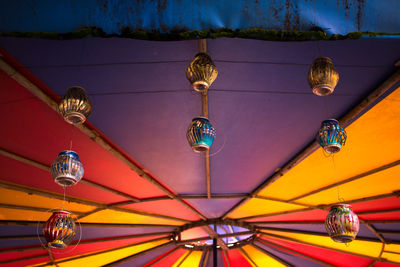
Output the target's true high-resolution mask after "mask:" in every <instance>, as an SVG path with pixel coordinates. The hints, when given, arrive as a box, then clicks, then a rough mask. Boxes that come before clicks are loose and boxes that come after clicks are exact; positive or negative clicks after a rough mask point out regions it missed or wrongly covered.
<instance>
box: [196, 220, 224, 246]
mask: <svg viewBox="0 0 400 267" xmlns="http://www.w3.org/2000/svg"><path fill="white" fill-rule="evenodd" d="M202 228H203V229H204V230H205V231H206V232H207V234H209V235H210V237H211V239H213V238H216V239H217V242H218V245H219V246H220V247H221V249H222V250H227V249H228V247H227V246H226V244H225V242H224V241H223V240H222V239H221V238H219V237H218V233H217V232H216V231H215V230H213V229H212V228H211V227H210V226H209V225H204V226H202Z"/></svg>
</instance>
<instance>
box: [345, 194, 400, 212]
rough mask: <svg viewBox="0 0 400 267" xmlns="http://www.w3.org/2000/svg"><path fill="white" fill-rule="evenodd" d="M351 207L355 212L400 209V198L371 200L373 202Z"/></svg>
mask: <svg viewBox="0 0 400 267" xmlns="http://www.w3.org/2000/svg"><path fill="white" fill-rule="evenodd" d="M351 206H353V211H355V212H360V211H372V210H385V209H395V208H400V198H398V197H388V198H382V199H378V200H371V201H365V202H360V203H356V204H351Z"/></svg>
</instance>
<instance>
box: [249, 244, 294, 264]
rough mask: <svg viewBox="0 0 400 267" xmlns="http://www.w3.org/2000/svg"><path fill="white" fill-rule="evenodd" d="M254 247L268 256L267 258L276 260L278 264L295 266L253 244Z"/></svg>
mask: <svg viewBox="0 0 400 267" xmlns="http://www.w3.org/2000/svg"><path fill="white" fill-rule="evenodd" d="M252 246H253V247H255V248H256V249H258V250H259V251H261V252H262V253H264V254H266V255H267V256H269V257H271V258H273V259H274V260H276V261H277V262H279V263H280V264H282V265H285V266H288V267H291V266H293V265H291V264H289V263H288V262H286V261H284V260H283V259H281V258H279V257H278V256H275V255H274V254H272V253H270V252H269V251H267V250H265V249H263V248H262V247H260V246H258V245H257V244H252Z"/></svg>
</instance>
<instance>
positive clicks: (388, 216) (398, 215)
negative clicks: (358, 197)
mask: <svg viewBox="0 0 400 267" xmlns="http://www.w3.org/2000/svg"><path fill="white" fill-rule="evenodd" d="M358 217H360V218H361V219H364V220H398V219H400V212H385V213H377V214H366V215H359V216H358Z"/></svg>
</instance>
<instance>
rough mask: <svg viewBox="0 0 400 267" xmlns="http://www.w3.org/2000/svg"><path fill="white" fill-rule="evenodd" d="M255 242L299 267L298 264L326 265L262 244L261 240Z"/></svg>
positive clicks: (308, 265)
mask: <svg viewBox="0 0 400 267" xmlns="http://www.w3.org/2000/svg"><path fill="white" fill-rule="evenodd" d="M255 244H256V245H258V246H260V247H262V248H263V249H265V250H266V251H268V252H269V253H271V254H273V255H275V256H277V257H278V258H280V259H282V260H284V261H286V262H287V263H289V264H291V265H293V266H296V267H297V266H298V267H301V266H304V267H317V266H324V265H321V264H319V263H316V262H314V261H311V260H307V259H304V258H302V257H299V256H296V255H293V254H291V253H289V252H286V251H282V250H278V249H276V248H272V247H269V246H267V245H264V244H261V243H260V242H255Z"/></svg>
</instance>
